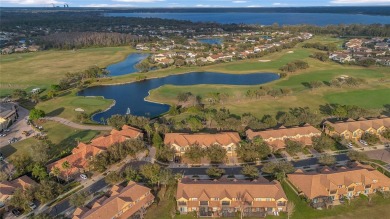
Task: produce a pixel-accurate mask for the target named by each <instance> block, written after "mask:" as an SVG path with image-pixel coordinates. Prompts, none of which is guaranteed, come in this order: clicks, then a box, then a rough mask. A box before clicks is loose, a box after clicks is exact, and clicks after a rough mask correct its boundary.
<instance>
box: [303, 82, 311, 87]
mask: <svg viewBox="0 0 390 219" xmlns="http://www.w3.org/2000/svg"><path fill="white" fill-rule="evenodd" d="M301 84H302V85H303V86H304V87H306V88H309V89H311V88H312V87H311V86H310V84H309V83H308V82H302V83H301Z"/></svg>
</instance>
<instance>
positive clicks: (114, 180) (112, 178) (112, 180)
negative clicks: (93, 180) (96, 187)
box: [104, 171, 123, 185]
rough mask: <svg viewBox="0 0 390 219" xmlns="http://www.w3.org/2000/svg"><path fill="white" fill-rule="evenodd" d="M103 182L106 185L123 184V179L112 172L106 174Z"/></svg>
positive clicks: (117, 173)
mask: <svg viewBox="0 0 390 219" xmlns="http://www.w3.org/2000/svg"><path fill="white" fill-rule="evenodd" d="M104 181H106V183H108V184H111V185H116V184H118V183H121V182H123V177H122V174H120V173H119V172H115V171H114V172H110V173H108V174H107V176H106V177H105V178H104Z"/></svg>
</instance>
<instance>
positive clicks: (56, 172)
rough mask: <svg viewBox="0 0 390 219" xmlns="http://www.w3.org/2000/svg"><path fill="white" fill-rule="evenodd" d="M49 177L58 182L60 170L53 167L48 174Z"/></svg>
mask: <svg viewBox="0 0 390 219" xmlns="http://www.w3.org/2000/svg"><path fill="white" fill-rule="evenodd" d="M50 174H51V175H53V176H55V177H57V181H58V180H59V179H58V177H59V176H60V175H61V170H60V168H58V167H54V168H53V169H52V170H51V172H50Z"/></svg>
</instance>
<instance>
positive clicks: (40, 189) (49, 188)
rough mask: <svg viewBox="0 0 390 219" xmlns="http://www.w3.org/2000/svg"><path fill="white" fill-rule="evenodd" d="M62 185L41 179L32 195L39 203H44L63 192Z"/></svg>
mask: <svg viewBox="0 0 390 219" xmlns="http://www.w3.org/2000/svg"><path fill="white" fill-rule="evenodd" d="M63 190H64V189H63V187H62V186H61V185H60V184H58V183H56V182H54V181H49V180H43V181H41V183H40V184H39V185H38V186H37V187H36V188H35V190H34V197H35V198H36V199H37V200H38V201H40V202H41V203H46V202H48V201H50V200H53V199H54V198H56V197H58V196H59V195H60V194H62V192H63Z"/></svg>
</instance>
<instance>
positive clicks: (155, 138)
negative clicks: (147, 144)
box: [152, 132, 164, 148]
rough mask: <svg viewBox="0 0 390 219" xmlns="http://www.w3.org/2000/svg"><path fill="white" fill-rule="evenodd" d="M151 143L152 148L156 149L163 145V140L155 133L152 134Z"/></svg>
mask: <svg viewBox="0 0 390 219" xmlns="http://www.w3.org/2000/svg"><path fill="white" fill-rule="evenodd" d="M152 142H153V146H154V147H156V148H158V147H160V146H162V145H163V144H164V142H163V140H162V138H161V136H160V134H159V133H158V132H155V133H154V134H153V139H152Z"/></svg>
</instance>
